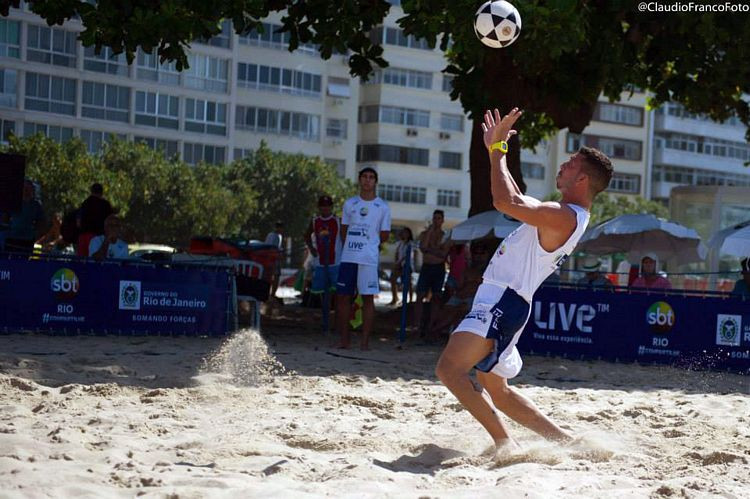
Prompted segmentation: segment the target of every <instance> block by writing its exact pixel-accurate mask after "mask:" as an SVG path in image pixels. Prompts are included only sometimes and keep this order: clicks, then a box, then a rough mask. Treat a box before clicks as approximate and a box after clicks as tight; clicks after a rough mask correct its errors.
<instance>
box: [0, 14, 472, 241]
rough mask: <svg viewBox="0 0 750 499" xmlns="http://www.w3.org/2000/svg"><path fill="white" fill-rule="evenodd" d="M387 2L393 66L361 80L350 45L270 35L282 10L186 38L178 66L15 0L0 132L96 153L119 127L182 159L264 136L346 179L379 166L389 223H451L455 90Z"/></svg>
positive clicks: (6, 25)
mask: <svg viewBox="0 0 750 499" xmlns="http://www.w3.org/2000/svg"><path fill="white" fill-rule="evenodd" d="M392 10H393V12H391V14H390V15H389V17H388V19H387V20H386V22H385V23H384V26H383V27H380V28H378V29H377V30H376V31H375V32H374V33H373V34H372V36H373V37H380V38H381V39H382V41H383V43H384V44H385V46H386V49H387V50H386V57H387V58H388V59H389V61H390V63H391V65H390V67H389V68H387V69H383V70H378V71H376V72H375V73H374V74H373V75H372V77H371V78H370V80H369V81H368V82H367V83H363V82H360V81H359V79H352V78H351V76H350V75H349V66H348V57H347V56H345V55H342V54H334V55H333V56H332V57H331V58H330V59H329V60H323V59H321V58H320V55H319V53H318V51H317V48H316V47H315V46H312V45H302V46H300V47H299V48H298V49H297V50H296V51H295V52H293V53H290V52H289V51H288V47H289V37H288V35H286V34H282V33H275V30H276V29H277V28H279V27H280V26H281V23H280V14H276V15H273V16H270V17H269V18H268V19H266V20H265V22H264V28H265V29H264V30H263V32H262V33H261V32H260V31H257V32H252V33H250V34H247V35H244V36H238V35H237V34H235V33H234V32H233V30H232V28H231V25H230V23H229V22H225V23H224V25H223V29H222V33H221V34H220V35H219V36H216V37H213V38H211V39H210V40H205V41H196V42H195V43H193V44H192V46H191V49H190V53H189V55H188V60H189V63H190V68H189V69H187V70H185V71H182V72H178V71H177V70H176V68H175V65H174V63H166V64H162V63H160V62H159V61H158V58H157V57H156V56H155V54H149V53H145V52H138V54H137V56H136V59H135V61H133V63H132V64H128V63H127V61H126V59H125V57H124V55H122V54H120V55H114V54H112V53H111V52H110V51H109V50H108V49H106V48H105V49H104V50H103V51H102V53H101V54H99V55H96V54H95V52H94V49H93V48H86V47H83V46H82V45H81V44H80V43H78V42H77V40H76V38H77V34H78V32H79V31H80V30H81V29H82V27H81V24H80V22H78V21H75V20H71V21H69V22H67V23H65V25H64V26H62V27H48V26H47V25H46V23H45V22H44V21H43V20H42V19H41V18H39V17H38V16H36V15H35V14H33V13H31V12H30V11H28V10H27V9H26V8H25V7H24V6H23V4H22V7H21V9H11V12H10V15H9V16H8V17H6V18H2V19H0V138H2V139H3V140H5V138H6V137H7V136H8V134H9V133H11V132H13V133H15V134H17V135H22V136H28V135H33V134H36V133H43V134H45V135H47V136H49V137H51V138H53V139H55V140H58V141H60V142H63V141H66V140H69V139H71V138H72V137H80V138H81V140H82V141H83V142H84V143H85V144H86V147H87V148H88V150H89V151H90V152H92V153H94V152H97V151H99V150H100V149H101V147H102V144H103V143H104V142H106V141H108V140H110V139H111V138H112V137H118V138H121V139H126V140H134V141H141V142H144V143H146V144H147V145H149V146H150V147H153V148H159V149H162V150H163V151H164V152H165V154H167V155H169V156H172V155H174V154H180V155H181V157H182V158H183V159H184V160H185V161H186V162H188V163H190V164H195V163H198V162H199V161H207V162H213V163H224V162H228V161H232V160H234V159H238V158H242V157H243V156H245V155H246V154H247V153H248V152H249V151H251V150H253V149H256V148H257V147H258V146H259V144H260V142H261V141H262V140H265V141H266V142H267V143H268V144H269V146H270V147H271V148H272V149H274V150H279V151H284V152H290V153H303V154H306V155H310V156H319V157H321V158H323V159H325V160H326V161H328V162H330V163H332V164H334V165H336V168H337V170H338V172H339V174H340V175H342V176H345V177H347V178H350V179H352V180H356V172H357V171H358V170H359V169H360V168H362V167H363V166H373V167H374V168H375V169H377V170H378V172H379V174H380V184H381V185H380V191H379V193H380V195H381V196H382V197H383V198H385V199H387V200H388V201H389V203H390V204H391V208H392V212H393V219H394V224H402V225H410V226H411V227H412V228H413V229H414V230H418V229H420V228H421V227H423V226H424V222H425V221H426V220H428V219H429V218H430V215H431V213H432V210H433V209H434V208H435V207H440V208H442V209H444V210H445V211H446V216H447V218H448V220H449V223H451V222H452V223H455V222H457V221H459V220H460V219H462V218H463V217H464V215H465V213H466V212H467V211H468V203H469V199H468V192H469V179H468V154H467V151H468V140H469V137H468V134H467V133H466V132H465V130H468V129H469V127H468V125H467V121H466V118H465V117H464V115H463V112H462V109H461V106H460V104H458V103H456V102H451V100H450V98H449V95H448V94H449V89H450V81H449V79H447V78H444V77H443V75H442V74H441V73H440V70H441V69H442V68H443V67H444V66H445V63H444V60H443V56H442V53H441V52H440V51H439V50H430V49H429V48H428V47H426V46H425V44H424V43H422V42H418V41H416V40H415V39H414V38H413V37H406V36H404V34H403V32H402V31H401V30H400V29H398V28H397V27H396V23H395V20H396V19H397V18H398V17H399V16H400V15H401V14H400V13H398V11H400V7H398V6H396V7H394V9H392Z"/></svg>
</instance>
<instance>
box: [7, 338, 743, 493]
mask: <svg viewBox="0 0 750 499" xmlns="http://www.w3.org/2000/svg"><path fill="white" fill-rule="evenodd" d="M264 338H265V340H264ZM264 338H262V337H261V336H260V335H258V334H257V333H255V332H253V331H242V332H239V333H236V334H235V335H234V336H232V337H230V338H227V339H216V338H166V337H162V338H158V337H49V336H41V335H8V336H3V337H2V338H0V339H1V340H2V342H3V348H2V353H0V393H1V396H0V497H71V496H76V497H80V496H88V497H134V496H136V495H145V496H146V497H181V498H184V497H249V496H252V497H288V496H295V497H322V496H329V495H335V496H337V497H338V496H340V497H415V498H416V497H451V498H452V497H467V498H469V497H472V498H474V497H501V496H502V497H539V498H542V497H544V498H547V497H615V496H617V497H670V496H671V497H711V496H720V497H747V490H750V473H748V469H750V464H749V463H750V379H749V378H748V377H746V376H740V375H735V374H728V373H712V372H689V371H685V370H678V369H673V368H667V367H651V366H647V367H644V366H637V365H631V364H611V363H606V362H588V361H571V360H564V359H553V358H542V357H527V358H526V365H525V367H524V369H523V370H522V372H521V375H520V376H519V377H518V378H517V379H516V380H515V382H514V384H515V385H516V386H519V387H521V388H522V389H523V392H524V393H525V394H526V395H527V396H529V397H531V398H532V399H533V400H534V401H535V402H536V403H537V404H538V405H539V406H540V408H541V409H542V410H543V411H545V412H547V413H548V414H550V416H551V417H552V418H553V419H554V420H556V421H558V422H559V423H560V424H561V425H562V426H564V427H565V428H567V429H570V430H571V431H572V432H573V433H575V434H576V435H578V436H579V437H580V438H579V439H578V440H577V441H576V442H575V443H573V444H571V445H569V446H559V445H556V444H551V443H548V442H546V441H544V440H542V439H541V438H540V437H538V436H536V435H535V434H533V433H531V432H529V431H528V430H526V429H524V428H521V427H519V426H518V425H516V424H515V423H511V428H512V430H513V432H514V436H515V437H516V438H517V439H518V440H519V442H520V443H521V445H522V447H523V449H522V451H520V452H518V453H514V454H500V455H497V456H495V455H493V453H492V452H489V451H488V448H489V447H490V440H489V437H488V436H487V435H486V433H485V432H484V430H483V429H482V428H481V427H480V426H479V424H478V423H476V422H475V421H474V420H473V419H472V418H471V416H470V415H469V414H468V413H467V412H466V411H465V410H463V408H462V407H461V406H460V405H459V404H458V402H457V401H456V400H455V399H454V398H453V397H452V396H451V395H450V393H449V392H448V391H447V390H446V389H445V388H444V387H443V386H442V385H440V384H439V382H438V381H437V379H436V377H435V375H434V365H435V361H436V359H437V356H438V354H439V350H438V349H437V348H424V347H422V348H419V349H417V348H407V349H406V350H404V351H396V350H395V349H394V344H393V342H391V341H386V340H381V341H376V342H374V343H373V350H372V351H370V352H359V351H348V352H341V351H334V350H329V349H327V348H326V347H325V340H324V339H323V338H322V337H321V336H318V335H314V334H309V333H305V334H303V333H297V332H294V330H289V329H279V330H275V331H274V330H269V332H266V333H264Z"/></svg>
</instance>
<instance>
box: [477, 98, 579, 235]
mask: <svg viewBox="0 0 750 499" xmlns="http://www.w3.org/2000/svg"><path fill="white" fill-rule="evenodd" d="M520 116H521V111H519V110H518V108H514V109H513V110H511V112H510V113H508V114H507V115H506V116H504V117H502V118H501V117H500V112H499V111H498V110H497V109H495V111H494V113H493V112H492V111H487V112H486V113H485V115H484V123H483V124H482V130H483V131H484V144H485V146H487V149H488V150H489V154H490V165H491V166H490V187H491V190H492V205H493V206H494V207H495V209H497V210H498V211H502V212H503V213H506V214H508V215H510V216H511V217H513V218H515V219H517V220H520V221H522V222H525V223H527V224H529V225H534V226H536V227H538V228H540V229H550V230H552V231H554V232H565V233H570V232H572V231H573V230H575V227H576V217H575V213H574V212H573V210H571V209H570V208H568V207H567V206H563V205H561V204H560V203H558V202H555V201H547V202H542V201H539V200H538V199H536V198H534V197H531V196H526V195H525V194H523V193H522V192H521V190H520V189H519V188H518V185H516V182H515V181H514V180H513V177H512V176H511V174H510V171H509V170H508V166H507V163H506V160H505V153H504V152H502V151H500V150H498V149H494V150H490V147H491V146H492V144H494V143H496V142H500V141H506V142H507V141H508V140H510V138H511V137H512V136H513V135H515V134H516V133H517V132H516V131H515V130H513V129H512V127H513V125H514V124H515V122H516V120H517V119H518V118H519V117H520Z"/></svg>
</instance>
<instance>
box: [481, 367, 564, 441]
mask: <svg viewBox="0 0 750 499" xmlns="http://www.w3.org/2000/svg"><path fill="white" fill-rule="evenodd" d="M477 379H478V380H479V383H480V384H481V385H482V386H483V387H484V389H485V390H487V392H488V393H489V394H490V397H492V403H493V404H494V405H495V407H497V408H498V409H500V410H501V411H503V412H504V413H505V414H507V415H508V417H510V418H511V419H513V420H514V421H515V422H517V423H519V424H521V425H523V426H525V427H526V428H528V429H530V430H532V431H535V432H536V433H538V434H539V435H541V436H543V437H544V438H546V439H549V440H557V441H562V442H565V441H569V440H572V437H571V436H570V435H569V434H568V433H567V432H565V430H563V429H562V428H560V427H559V426H557V425H556V424H555V423H554V422H553V421H552V420H551V419H549V418H548V417H547V416H545V415H544V414H542V413H541V412H540V411H539V409H538V408H537V406H536V405H534V402H532V401H531V400H529V399H528V398H526V397H525V396H523V395H522V394H521V393H520V392H519V391H518V390H516V389H514V388H511V387H510V386H509V385H508V380H507V379H505V378H503V377H501V376H498V375H496V374H492V373H483V372H481V371H477Z"/></svg>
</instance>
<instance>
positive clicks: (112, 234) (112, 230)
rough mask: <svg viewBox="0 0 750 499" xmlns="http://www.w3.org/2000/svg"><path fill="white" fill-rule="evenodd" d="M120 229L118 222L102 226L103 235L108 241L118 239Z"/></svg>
mask: <svg viewBox="0 0 750 499" xmlns="http://www.w3.org/2000/svg"><path fill="white" fill-rule="evenodd" d="M121 229H122V224H121V223H120V221H119V220H111V221H108V222H107V223H105V224H104V234H105V235H106V236H107V238H109V239H112V240H114V239H118V238H119V237H120V230H121Z"/></svg>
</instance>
